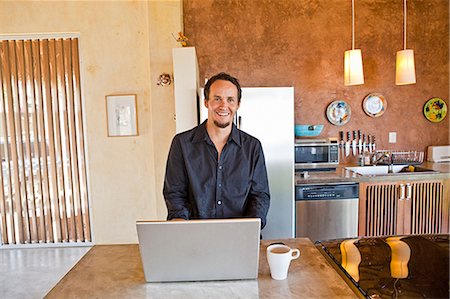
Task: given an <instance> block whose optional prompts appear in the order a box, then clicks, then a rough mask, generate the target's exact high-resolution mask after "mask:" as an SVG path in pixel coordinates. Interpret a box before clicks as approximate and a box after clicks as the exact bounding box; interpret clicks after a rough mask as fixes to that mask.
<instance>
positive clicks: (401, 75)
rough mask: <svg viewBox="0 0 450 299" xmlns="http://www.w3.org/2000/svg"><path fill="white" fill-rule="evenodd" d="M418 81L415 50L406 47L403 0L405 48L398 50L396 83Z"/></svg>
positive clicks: (404, 13)
mask: <svg viewBox="0 0 450 299" xmlns="http://www.w3.org/2000/svg"><path fill="white" fill-rule="evenodd" d="M415 83H416V69H415V67H414V51H413V50H411V49H406V0H403V50H401V51H398V52H397V59H396V63H395V84H396V85H407V84H415Z"/></svg>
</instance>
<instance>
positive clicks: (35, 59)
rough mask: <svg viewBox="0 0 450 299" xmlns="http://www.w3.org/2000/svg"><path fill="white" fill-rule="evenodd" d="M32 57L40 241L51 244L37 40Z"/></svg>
mask: <svg viewBox="0 0 450 299" xmlns="http://www.w3.org/2000/svg"><path fill="white" fill-rule="evenodd" d="M32 57H33V77H34V95H35V103H34V104H35V105H34V106H35V109H36V126H37V135H36V140H37V142H36V144H37V145H38V151H37V152H38V153H39V163H38V165H39V166H38V167H39V169H40V176H41V182H40V183H41V186H40V187H39V186H38V187H37V188H38V189H39V188H40V190H41V191H42V193H41V194H42V214H43V224H44V232H42V237H41V240H42V241H43V242H47V243H48V242H51V241H52V240H53V234H52V219H51V205H50V198H49V183H48V170H47V146H46V134H45V127H44V111H43V103H42V90H43V89H45V86H44V87H43V85H42V80H43V76H42V73H41V59H40V47H39V40H33V41H32ZM40 230H42V222H41V223H40Z"/></svg>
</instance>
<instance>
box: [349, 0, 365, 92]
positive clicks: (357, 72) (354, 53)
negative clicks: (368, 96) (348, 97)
mask: <svg viewBox="0 0 450 299" xmlns="http://www.w3.org/2000/svg"><path fill="white" fill-rule="evenodd" d="M360 84H364V71H363V63H362V55H361V50H360V49H355V0H352V49H351V50H347V51H345V53H344V85H347V86H349V85H360Z"/></svg>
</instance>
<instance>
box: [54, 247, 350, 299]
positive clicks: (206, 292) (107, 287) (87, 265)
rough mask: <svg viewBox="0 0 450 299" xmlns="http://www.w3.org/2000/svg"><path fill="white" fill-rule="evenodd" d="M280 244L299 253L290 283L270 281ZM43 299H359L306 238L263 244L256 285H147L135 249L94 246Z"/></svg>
mask: <svg viewBox="0 0 450 299" xmlns="http://www.w3.org/2000/svg"><path fill="white" fill-rule="evenodd" d="M280 241H281V242H284V243H285V244H286V245H288V246H290V247H291V248H298V249H299V250H300V258H298V259H296V260H293V261H292V262H291V265H290V268H289V274H288V278H287V279H285V280H280V281H278V280H273V279H272V278H271V277H270V271H269V266H268V263H267V258H266V248H267V246H268V245H270V244H271V243H273V242H280ZM46 298H164V299H170V298H174V299H175V298H177V299H178V298H196V299H202V298H205V299H206V298H214V299H218V298H224V299H225V298H226V299H233V298H245V299H252V298H255V299H256V298H357V296H356V295H355V293H353V291H352V289H351V288H350V287H349V286H348V285H347V284H346V282H345V281H344V280H343V279H342V278H341V277H340V276H339V274H338V273H337V272H336V271H335V270H334V269H333V268H332V266H331V265H330V264H329V263H328V262H327V261H326V259H325V257H324V256H323V255H322V254H321V253H320V252H319V250H318V249H317V248H316V247H315V246H314V245H313V244H312V242H311V241H310V240H309V239H307V238H295V239H283V240H263V241H261V246H260V259H259V274H258V279H257V280H256V279H255V280H234V281H204V282H170V283H168V282H166V283H146V282H145V280H144V272H143V269H142V264H141V257H140V254H139V247H138V245H137V244H131V245H96V246H94V247H93V248H92V249H91V250H90V251H89V252H88V253H87V254H86V255H85V256H84V257H83V258H82V259H81V260H80V261H79V262H78V263H77V264H76V265H75V266H74V267H73V268H72V269H71V270H70V271H69V273H67V275H66V276H65V277H64V278H62V279H61V281H60V282H59V283H58V284H57V285H56V286H55V287H54V288H53V289H52V290H51V291H50V292H49V293H48V294H47V296H46Z"/></svg>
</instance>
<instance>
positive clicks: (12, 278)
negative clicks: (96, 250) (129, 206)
mask: <svg viewBox="0 0 450 299" xmlns="http://www.w3.org/2000/svg"><path fill="white" fill-rule="evenodd" d="M89 249H91V247H86V246H83V247H54V248H43V247H35V248H11V249H4V248H0V298H2V299H9V298H43V297H44V296H45V295H46V294H47V293H48V292H49V291H50V290H51V289H52V288H53V287H54V286H55V284H56V283H57V282H58V281H59V280H60V279H61V278H62V277H64V275H65V274H66V273H67V272H68V271H69V270H70V269H71V268H72V267H73V266H74V265H75V264H76V263H77V262H78V260H80V258H81V257H83V255H84V254H86V252H88V251H89Z"/></svg>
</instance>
